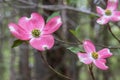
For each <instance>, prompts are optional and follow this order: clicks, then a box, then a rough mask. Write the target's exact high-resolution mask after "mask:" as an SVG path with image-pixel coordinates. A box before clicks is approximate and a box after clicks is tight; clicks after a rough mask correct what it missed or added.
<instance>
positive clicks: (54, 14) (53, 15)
mask: <svg viewBox="0 0 120 80" xmlns="http://www.w3.org/2000/svg"><path fill="white" fill-rule="evenodd" d="M59 15H60V12H59V11H58V12H54V13H53V14H51V15H50V16H49V17H48V18H47V22H48V21H49V20H50V19H51V18H53V17H55V16H59Z"/></svg>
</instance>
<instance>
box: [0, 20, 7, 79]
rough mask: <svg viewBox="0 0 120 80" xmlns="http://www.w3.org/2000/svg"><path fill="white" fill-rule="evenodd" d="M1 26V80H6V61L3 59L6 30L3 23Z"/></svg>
mask: <svg viewBox="0 0 120 80" xmlns="http://www.w3.org/2000/svg"><path fill="white" fill-rule="evenodd" d="M0 26H1V27H0V78H1V80H4V72H5V66H4V59H3V50H4V48H3V46H4V44H3V42H4V40H6V39H5V35H4V34H5V33H4V31H5V29H4V26H3V24H2V23H1V22H0Z"/></svg>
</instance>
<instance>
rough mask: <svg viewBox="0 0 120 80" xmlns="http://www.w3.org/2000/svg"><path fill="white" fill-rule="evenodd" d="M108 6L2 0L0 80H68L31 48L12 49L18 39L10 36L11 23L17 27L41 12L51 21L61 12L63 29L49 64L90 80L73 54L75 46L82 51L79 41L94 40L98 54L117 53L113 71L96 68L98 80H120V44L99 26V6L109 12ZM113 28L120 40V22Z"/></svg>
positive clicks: (75, 79)
mask: <svg viewBox="0 0 120 80" xmlns="http://www.w3.org/2000/svg"><path fill="white" fill-rule="evenodd" d="M106 2H107V0H0V80H67V79H64V78H61V77H60V76H58V75H56V74H55V73H53V72H52V71H51V70H50V69H49V68H48V67H47V66H46V65H45V64H44V62H43V61H42V58H41V56H40V54H41V53H42V52H39V51H37V50H35V49H33V48H31V46H29V45H27V44H22V45H20V46H18V47H15V48H11V46H12V44H13V42H14V40H16V38H14V37H13V36H12V35H11V34H10V32H9V29H8V24H9V23H10V22H15V23H17V22H18V19H19V18H20V17H22V16H28V17H29V16H30V14H31V13H32V12H39V13H40V14H42V15H43V17H44V18H45V19H47V18H48V17H49V16H50V15H51V14H52V13H54V12H56V11H59V12H60V15H61V17H62V21H63V25H62V27H61V28H60V29H59V30H58V31H56V32H55V33H54V37H55V45H54V47H53V48H52V49H51V50H48V51H47V61H48V63H49V64H50V65H51V66H52V67H53V68H54V69H56V70H57V71H58V72H60V73H61V74H64V75H67V76H69V77H70V78H71V79H72V80H90V78H91V77H90V75H89V72H88V68H87V66H86V65H84V64H83V63H81V62H80V61H79V60H78V58H77V56H76V54H75V53H73V52H71V51H70V50H69V49H73V51H75V50H76V49H74V48H73V46H74V47H77V48H78V47H80V49H81V45H78V44H79V43H78V40H77V39H79V40H81V41H83V40H85V39H90V40H92V41H93V42H94V43H95V45H96V47H97V49H98V50H99V49H102V48H104V47H108V48H110V50H111V52H112V53H113V56H112V57H111V58H110V59H109V60H107V65H108V66H109V70H107V71H102V70H100V69H97V68H96V67H94V68H93V72H94V74H95V77H96V80H120V76H119V75H120V64H119V61H120V47H119V42H117V40H116V39H115V38H114V37H113V36H112V35H111V33H110V32H109V31H108V28H107V27H105V26H101V25H99V24H97V23H96V19H97V18H98V17H97V16H98V15H97V14H96V6H101V7H102V8H104V9H105V7H106ZM110 25H111V29H112V31H113V33H114V34H115V35H116V36H117V37H118V38H120V37H119V36H120V22H116V23H110ZM70 30H72V31H71V32H72V33H73V34H74V35H75V36H74V35H73V34H72V33H71V32H70ZM76 38H77V39H76ZM69 42H72V43H77V44H71V43H69ZM67 48H68V49H67Z"/></svg>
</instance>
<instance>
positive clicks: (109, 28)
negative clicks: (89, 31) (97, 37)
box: [107, 24, 120, 43]
mask: <svg viewBox="0 0 120 80" xmlns="http://www.w3.org/2000/svg"><path fill="white" fill-rule="evenodd" d="M107 27H108V30H109V31H110V33H111V34H112V36H113V37H114V38H115V39H116V40H117V41H118V42H119V43H120V39H118V38H117V36H116V35H115V34H114V33H113V32H112V30H111V27H110V25H109V24H107Z"/></svg>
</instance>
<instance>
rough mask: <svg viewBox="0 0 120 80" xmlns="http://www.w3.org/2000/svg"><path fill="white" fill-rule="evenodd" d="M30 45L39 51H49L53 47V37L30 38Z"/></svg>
mask: <svg viewBox="0 0 120 80" xmlns="http://www.w3.org/2000/svg"><path fill="white" fill-rule="evenodd" d="M30 44H31V46H32V47H33V48H35V49H37V50H40V51H44V50H45V48H47V49H51V48H52V47H53V45H54V37H53V36H52V35H42V36H41V37H40V38H32V39H31V40H30Z"/></svg>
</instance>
